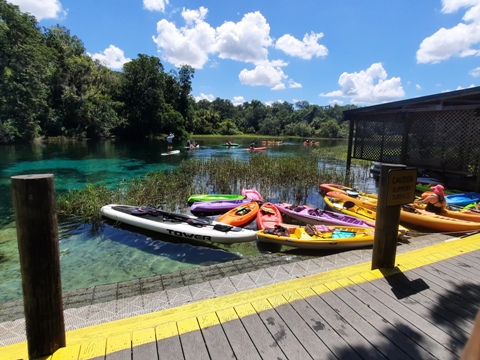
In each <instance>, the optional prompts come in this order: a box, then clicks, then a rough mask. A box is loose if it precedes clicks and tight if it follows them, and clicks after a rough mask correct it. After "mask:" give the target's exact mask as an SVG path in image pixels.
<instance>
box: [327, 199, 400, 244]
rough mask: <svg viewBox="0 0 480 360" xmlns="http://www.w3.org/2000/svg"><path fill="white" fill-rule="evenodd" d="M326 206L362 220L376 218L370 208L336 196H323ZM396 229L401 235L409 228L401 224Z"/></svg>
mask: <svg viewBox="0 0 480 360" xmlns="http://www.w3.org/2000/svg"><path fill="white" fill-rule="evenodd" d="M323 200H324V201H325V203H326V204H327V206H328V207H329V208H330V209H332V210H333V211H338V212H340V213H342V214H345V215H349V216H354V217H357V218H359V219H362V220H369V221H373V222H375V220H376V218H377V212H376V211H374V210H371V209H367V208H365V207H362V206H358V205H356V204H355V203H354V202H352V201H350V202H349V201H344V200H341V199H338V198H336V197H331V196H328V195H327V196H325V197H324V198H323ZM398 231H400V233H401V234H402V235H404V234H406V233H407V232H408V231H409V230H408V229H407V228H406V227H404V226H402V225H399V226H398Z"/></svg>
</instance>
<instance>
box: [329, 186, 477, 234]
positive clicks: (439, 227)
mask: <svg viewBox="0 0 480 360" xmlns="http://www.w3.org/2000/svg"><path fill="white" fill-rule="evenodd" d="M327 196H329V197H334V198H337V199H338V200H343V201H344V202H345V203H344V204H347V202H350V203H354V204H355V205H358V206H360V207H363V208H367V209H369V210H373V211H375V210H376V204H374V203H373V202H372V201H371V199H368V198H364V197H362V196H358V197H351V196H348V195H347V194H345V193H341V192H335V191H331V192H329V193H328V194H327ZM365 199H367V200H366V201H365ZM372 206H373V207H372ZM400 223H401V224H402V225H403V226H407V227H408V226H417V227H421V228H427V229H430V230H435V231H446V232H464V231H477V230H480V223H479V222H475V221H467V220H462V219H456V218H452V217H448V216H443V215H436V214H434V213H430V212H427V211H424V210H419V209H416V208H415V206H412V205H404V206H402V207H401V211H400Z"/></svg>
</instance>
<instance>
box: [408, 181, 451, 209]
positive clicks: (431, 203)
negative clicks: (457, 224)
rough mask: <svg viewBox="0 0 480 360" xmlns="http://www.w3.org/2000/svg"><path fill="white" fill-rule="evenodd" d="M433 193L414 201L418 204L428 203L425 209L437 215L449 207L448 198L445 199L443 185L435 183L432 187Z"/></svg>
mask: <svg viewBox="0 0 480 360" xmlns="http://www.w3.org/2000/svg"><path fill="white" fill-rule="evenodd" d="M430 189H431V190H432V191H433V193H432V194H429V195H428V196H427V197H426V198H425V199H418V200H415V201H414V202H415V203H417V204H427V206H426V207H425V210H426V211H428V212H431V213H434V214H437V215H440V214H441V213H442V211H444V210H445V209H446V208H447V199H445V193H444V192H443V190H444V188H443V185H440V184H438V185H435V186H432V187H431V188H430Z"/></svg>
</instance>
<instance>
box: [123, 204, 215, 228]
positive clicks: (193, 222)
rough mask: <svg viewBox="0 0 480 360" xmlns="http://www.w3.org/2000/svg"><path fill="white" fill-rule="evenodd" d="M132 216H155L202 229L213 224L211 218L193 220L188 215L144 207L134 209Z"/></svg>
mask: <svg viewBox="0 0 480 360" xmlns="http://www.w3.org/2000/svg"><path fill="white" fill-rule="evenodd" d="M132 214H133V215H140V216H141V215H147V214H148V215H153V216H163V217H164V218H165V219H170V220H176V221H181V222H186V223H188V224H189V225H192V226H196V227H202V226H205V225H210V224H211V223H212V220H211V219H209V218H192V217H190V216H188V215H184V214H179V213H173V212H169V211H164V210H160V209H156V208H154V207H153V206H142V207H140V208H138V209H134V210H132Z"/></svg>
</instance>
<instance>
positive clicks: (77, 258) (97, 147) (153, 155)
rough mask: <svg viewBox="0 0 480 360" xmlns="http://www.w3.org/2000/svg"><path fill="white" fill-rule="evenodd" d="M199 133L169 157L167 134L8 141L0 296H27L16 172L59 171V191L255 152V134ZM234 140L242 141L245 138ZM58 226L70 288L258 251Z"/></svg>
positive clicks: (284, 150)
mask: <svg viewBox="0 0 480 360" xmlns="http://www.w3.org/2000/svg"><path fill="white" fill-rule="evenodd" d="M196 140H197V141H199V142H200V144H201V147H200V148H199V149H194V150H186V149H184V148H183V146H181V145H180V144H178V146H177V147H174V148H175V149H179V150H180V154H177V155H170V156H161V155H160V154H161V153H162V152H164V151H165V150H166V143H165V142H164V141H145V142H142V143H129V144H125V143H116V142H110V141H106V142H102V143H96V144H93V143H67V144H51V145H50V144H49V145H28V146H27V145H22V146H20V145H19V146H7V147H4V148H3V149H2V154H3V156H2V157H1V158H0V174H1V175H0V210H1V211H2V214H3V216H2V217H1V223H0V274H2V276H1V278H0V302H4V301H10V300H15V299H18V298H20V297H21V296H22V293H21V280H20V269H19V258H18V249H17V240H16V230H15V224H14V222H13V215H12V214H13V209H12V205H11V189H10V177H11V176H15V175H25V174H53V175H54V183H55V189H56V191H57V192H58V193H61V192H63V191H67V190H69V189H80V188H83V187H84V186H85V185H86V184H105V185H107V186H116V185H118V183H120V182H122V181H124V180H128V179H130V178H133V177H138V176H143V175H144V174H146V173H147V172H150V171H154V170H167V169H172V168H175V167H176V166H177V165H178V164H179V163H180V161H182V160H184V159H188V158H191V157H194V158H211V157H231V158H235V159H245V160H246V159H248V158H249V156H250V152H249V151H245V150H244V149H243V148H244V147H247V146H248V143H249V141H246V143H245V144H243V146H240V147H239V148H231V149H226V148H225V147H222V146H220V145H219V143H220V141H219V140H213V139H209V140H204V141H202V140H200V139H196ZM232 141H233V142H239V143H241V141H242V140H241V139H232ZM328 144H331V145H332V146H333V145H334V144H335V142H328V143H327V144H326V146H328ZM300 151H306V149H305V148H304V147H303V145H302V144H301V142H300V141H291V142H286V143H285V144H284V145H282V146H272V147H269V149H268V150H267V154H268V156H281V155H285V154H295V153H298V152H300ZM307 151H308V150H307ZM343 166H344V165H343ZM341 170H343V169H341ZM270 200H273V199H270ZM308 200H309V201H310V203H311V204H313V205H315V202H317V201H318V202H319V201H321V198H319V196H318V194H316V193H315V192H314V193H312V194H311V196H309V198H308ZM59 227H60V231H59V233H60V263H61V271H62V287H63V289H64V290H72V289H79V288H86V287H91V286H94V285H99V284H109V283H114V282H118V281H125V280H130V279H135V278H139V277H147V276H152V275H157V274H165V273H169V272H176V271H180V270H183V269H189V268H193V267H197V266H205V265H209V264H215V263H222V262H226V261H232V260H234V259H239V258H242V257H245V256H255V255H258V254H259V252H258V250H257V249H256V245H255V244H253V243H251V244H232V245H219V246H215V245H212V244H206V243H185V242H179V240H176V239H167V238H165V236H163V235H159V234H155V233H146V232H139V231H138V230H136V229H133V228H125V227H123V228H122V227H113V226H112V225H110V224H109V223H105V225H104V227H103V228H102V229H100V230H99V231H93V229H92V228H91V227H90V226H89V225H88V224H87V225H75V224H59Z"/></svg>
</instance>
